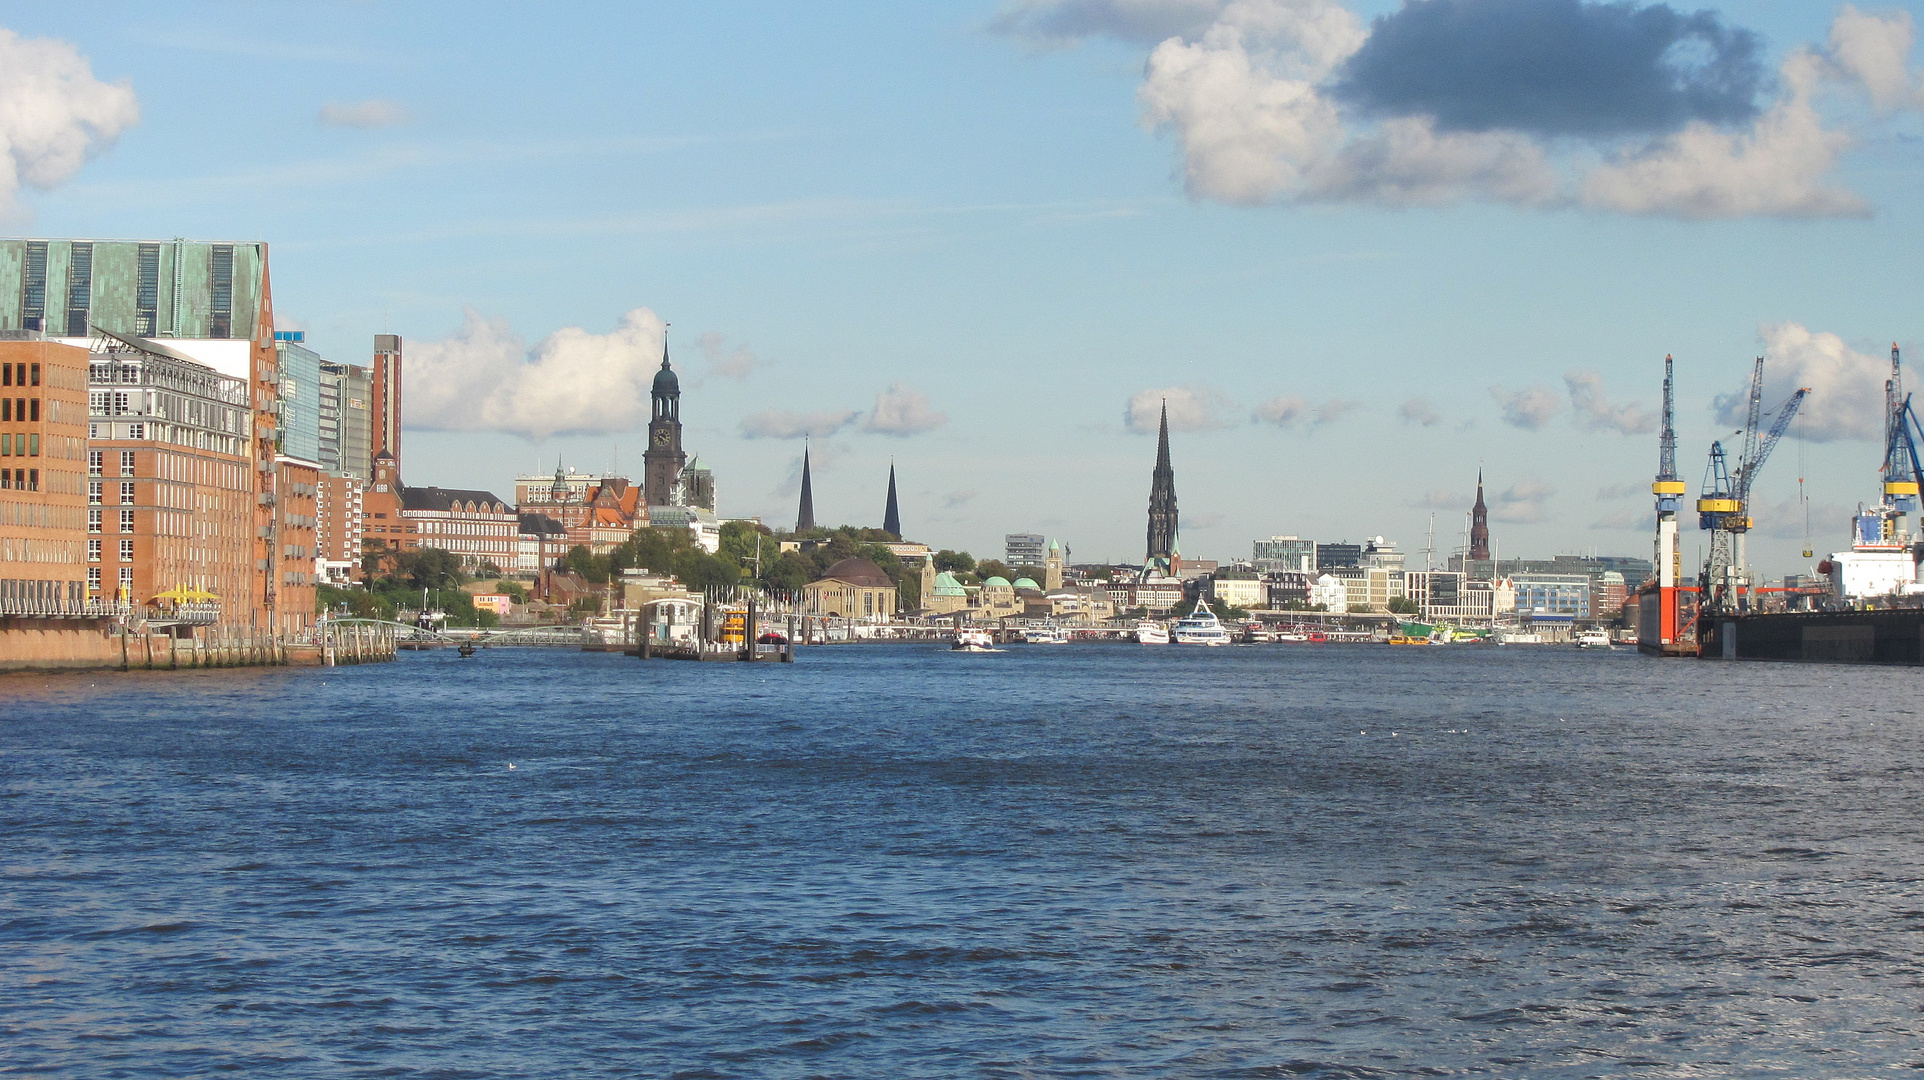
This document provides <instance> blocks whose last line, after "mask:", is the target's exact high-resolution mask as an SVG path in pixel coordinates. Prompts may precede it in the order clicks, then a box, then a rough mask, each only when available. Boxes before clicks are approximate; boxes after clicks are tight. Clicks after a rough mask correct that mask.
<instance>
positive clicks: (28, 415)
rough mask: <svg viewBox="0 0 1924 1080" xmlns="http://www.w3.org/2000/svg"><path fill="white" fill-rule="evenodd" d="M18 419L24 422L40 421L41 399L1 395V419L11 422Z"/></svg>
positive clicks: (35, 422) (34, 422)
mask: <svg viewBox="0 0 1924 1080" xmlns="http://www.w3.org/2000/svg"><path fill="white" fill-rule="evenodd" d="M16 420H18V421H19V422H21V423H23V424H37V423H39V422H40V399H39V398H37V397H36V398H24V397H22V398H14V397H0V421H4V422H6V423H9V424H11V423H13V422H14V421H16Z"/></svg>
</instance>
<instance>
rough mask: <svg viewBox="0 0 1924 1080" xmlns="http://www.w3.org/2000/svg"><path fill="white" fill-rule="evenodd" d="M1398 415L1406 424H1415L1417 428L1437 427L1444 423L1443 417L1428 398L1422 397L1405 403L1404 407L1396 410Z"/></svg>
mask: <svg viewBox="0 0 1924 1080" xmlns="http://www.w3.org/2000/svg"><path fill="white" fill-rule="evenodd" d="M1396 415H1397V417H1398V418H1400V419H1401V420H1402V421H1403V422H1404V423H1405V424H1415V425H1416V426H1417V427H1435V426H1436V425H1437V424H1439V423H1441V422H1442V421H1443V417H1442V415H1441V414H1439V413H1438V412H1437V411H1436V406H1434V405H1431V404H1430V403H1429V400H1428V399H1427V398H1420V397H1413V398H1411V399H1409V400H1408V401H1405V402H1404V403H1403V405H1402V407H1401V408H1399V409H1397V410H1396Z"/></svg>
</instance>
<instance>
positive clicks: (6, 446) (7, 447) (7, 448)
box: [0, 431, 13, 457]
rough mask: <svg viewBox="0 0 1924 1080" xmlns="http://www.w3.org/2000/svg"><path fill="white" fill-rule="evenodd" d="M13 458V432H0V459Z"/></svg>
mask: <svg viewBox="0 0 1924 1080" xmlns="http://www.w3.org/2000/svg"><path fill="white" fill-rule="evenodd" d="M12 456H13V432H11V431H8V432H0V457H12Z"/></svg>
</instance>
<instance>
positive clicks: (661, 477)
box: [642, 340, 688, 506]
mask: <svg viewBox="0 0 1924 1080" xmlns="http://www.w3.org/2000/svg"><path fill="white" fill-rule="evenodd" d="M651 396H652V397H653V398H654V404H655V407H654V415H653V416H652V418H650V419H649V421H648V452H647V453H646V454H643V455H642V461H643V462H644V467H643V471H642V494H643V495H645V496H647V499H648V505H649V506H670V505H673V504H674V501H675V489H676V485H677V484H678V483H679V482H680V480H681V470H682V468H683V467H684V466H686V465H687V464H688V455H687V454H685V453H683V452H682V449H681V380H679V379H677V378H675V372H674V369H673V368H671V367H669V366H668V342H667V341H666V340H664V341H663V342H662V343H661V370H660V371H658V372H656V373H655V388H654V391H653V394H652V395H651Z"/></svg>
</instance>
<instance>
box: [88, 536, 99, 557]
mask: <svg viewBox="0 0 1924 1080" xmlns="http://www.w3.org/2000/svg"><path fill="white" fill-rule="evenodd" d="M87 561H88V562H99V561H100V541H98V540H89V541H87Z"/></svg>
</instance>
